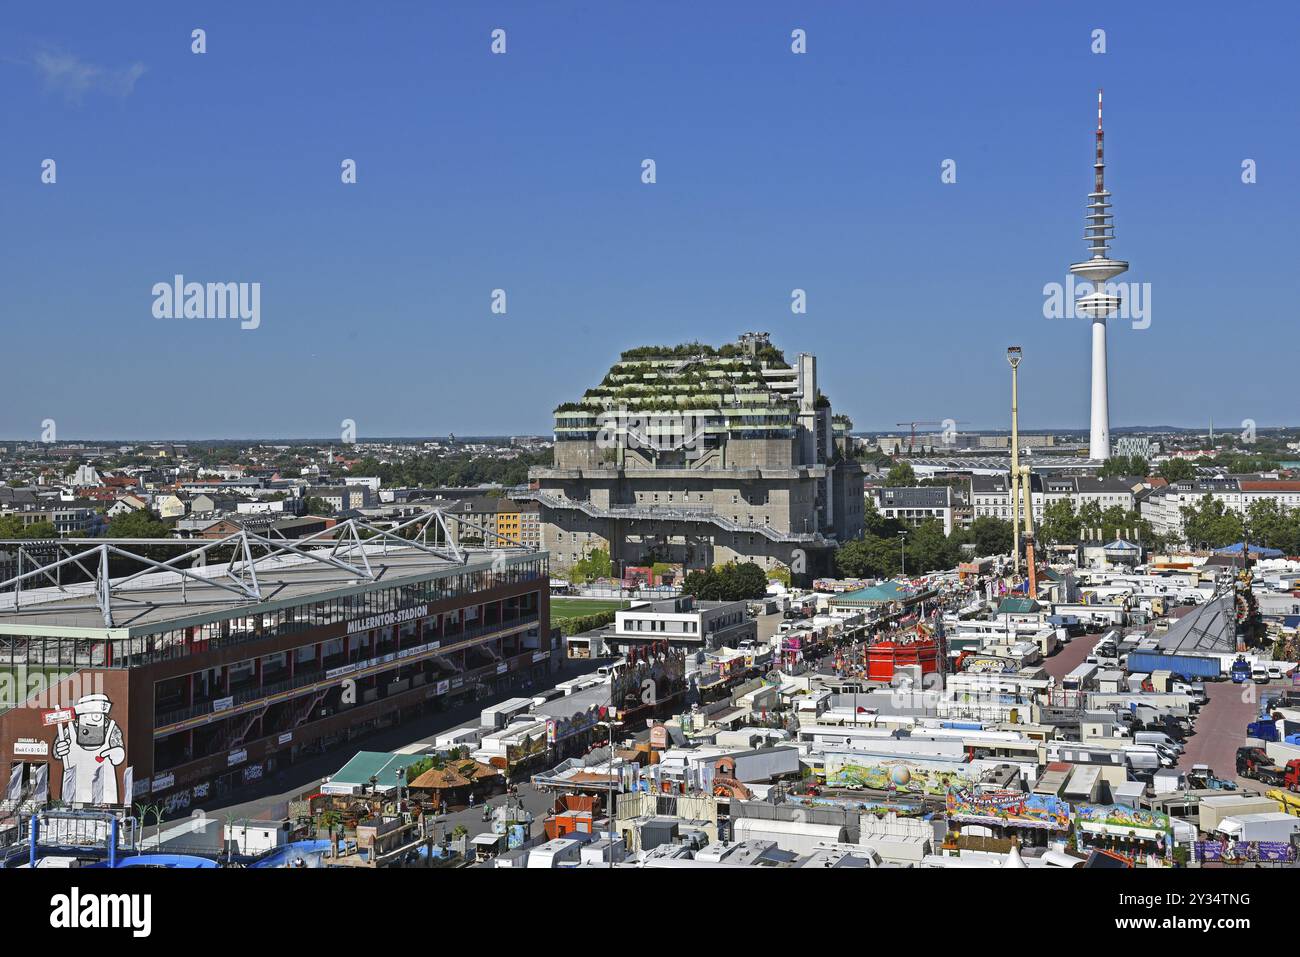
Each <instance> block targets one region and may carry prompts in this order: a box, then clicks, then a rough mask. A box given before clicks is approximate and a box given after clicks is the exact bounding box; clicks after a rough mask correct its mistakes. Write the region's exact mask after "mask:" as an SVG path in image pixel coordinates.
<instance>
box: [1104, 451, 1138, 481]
mask: <svg viewBox="0 0 1300 957" xmlns="http://www.w3.org/2000/svg"><path fill="white" fill-rule="evenodd" d="M1147 470H1148V465H1147V460H1146V459H1144V458H1143V457H1142V456H1140V455H1133V456H1129V455H1116V456H1113V457H1111V458H1108V459H1107V460H1106V461H1105V462H1103V463H1102V465H1101V468H1099V469H1098V470H1097V476H1098V477H1099V478H1129V477H1135V478H1142V477H1144V476H1146V474H1147Z"/></svg>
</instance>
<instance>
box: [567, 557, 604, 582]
mask: <svg viewBox="0 0 1300 957" xmlns="http://www.w3.org/2000/svg"><path fill="white" fill-rule="evenodd" d="M613 574H614V564H613V562H611V561H610V560H609V552H607V551H605V550H604V549H602V548H598V549H596V550H595V551H593V552H592V553H591V554H589V555H585V556H583V558H582V559H581V560H580V561H578V562H575V563H574V566H573V568H572V569H571V570H570V572H569V581H571V582H573V583H574V584H575V585H580V584H582V583H583V582H589V581H595V580H596V579H598V578H609V577H610V576H611V575H613Z"/></svg>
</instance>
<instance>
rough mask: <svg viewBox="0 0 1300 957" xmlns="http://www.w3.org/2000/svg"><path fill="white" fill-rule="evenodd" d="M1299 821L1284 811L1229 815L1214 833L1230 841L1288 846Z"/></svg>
mask: <svg viewBox="0 0 1300 957" xmlns="http://www.w3.org/2000/svg"><path fill="white" fill-rule="evenodd" d="M1298 830H1300V820H1296V819H1295V818H1294V817H1293V816H1292V815H1290V814H1287V813H1286V812H1284V811H1264V812H1261V813H1259V814H1231V815H1229V816H1228V817H1225V818H1224V819H1223V820H1221V821H1220V822H1219V826H1218V827H1217V828H1216V833H1219V834H1222V835H1223V836H1224V837H1226V838H1228V840H1230V841H1243V842H1244V841H1275V842H1277V843H1279V844H1288V843H1290V841H1291V838H1292V837H1293V836H1294V835H1295V833H1296V831H1298Z"/></svg>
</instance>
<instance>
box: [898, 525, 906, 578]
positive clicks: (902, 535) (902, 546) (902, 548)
mask: <svg viewBox="0 0 1300 957" xmlns="http://www.w3.org/2000/svg"><path fill="white" fill-rule="evenodd" d="M898 550H899V552H900V553H901V555H902V562H903V572H902V574H904V575H906V574H907V532H899V533H898Z"/></svg>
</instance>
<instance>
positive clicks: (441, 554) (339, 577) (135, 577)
mask: <svg viewBox="0 0 1300 957" xmlns="http://www.w3.org/2000/svg"><path fill="white" fill-rule="evenodd" d="M447 518H450V516H447ZM453 521H456V522H458V523H461V524H470V523H465V522H463V521H462V520H460V519H453ZM431 525H436V527H437V529H440V530H441V531H442V532H443V533H444V534H443V535H442V536H441V537H439V536H438V535H437V534H436V531H431V529H430V526H431ZM474 527H475V528H476V529H477V528H478V527H477V526H474ZM403 530H406V531H408V533H410V534H412V535H414V536H416V537H414V538H412V539H406V538H403V537H402V536H401V535H399V534H397V532H399V531H403ZM479 530H480V531H486V532H488V533H489V535H495V533H494V532H491V530H484V529H479ZM498 537H499V536H498ZM14 544H15V545H16V546H17V547H19V548H21V549H23V550H24V551H23V554H24V555H25V556H26V558H27V564H26V565H25V566H24V568H25V570H24V571H23V572H22V573H21V574H20V575H17V576H15V577H13V578H10V579H9V580H8V581H6V582H0V588H3V589H4V590H3V591H0V634H18V635H66V636H71V637H115V638H123V637H128V636H136V635H147V634H154V633H157V632H160V631H167V630H171V629H173V628H180V627H188V626H192V625H201V624H207V623H209V622H214V621H220V620H223V619H227V618H234V617H247V616H249V615H254V614H261V613H266V612H270V611H276V610H279V609H282V608H290V607H294V606H297V605H302V604H306V603H308V602H309V601H319V600H324V599H326V598H333V597H345V596H349V595H357V594H362V593H364V592H368V591H373V590H375V589H376V588H391V587H393V586H396V585H400V584H402V583H405V582H412V583H413V582H418V581H427V580H430V579H436V578H441V577H446V576H449V575H454V574H460V573H461V572H463V571H467V570H482V569H488V568H494V567H495V568H500V567H501V566H502V564H504V565H506V566H509V565H515V564H519V563H520V562H522V561H526V560H528V559H531V558H535V557H536V556H537V555H538V554H539V553H538V552H536V551H535V550H531V549H527V548H524V547H521V546H519V545H517V543H513V542H511V543H509V544H508V545H503V546H502V547H500V548H496V549H475V550H469V549H465V548H462V547H461V546H460V545H459V543H458V542H457V541H456V539H455V537H454V536H453V535H451V534H450V532H449V531H448V528H447V525H446V522H445V521H444V516H443V515H442V513H441V512H437V511H435V512H429V513H424V514H422V515H419V516H417V517H415V518H413V519H411V520H409V521H407V522H404V523H402V524H401V525H398V526H395V527H394V528H391V529H382V528H378V527H376V526H373V525H370V524H368V523H366V522H364V521H361V520H359V519H350V520H348V521H346V522H341V523H339V524H338V525H337V526H335V527H333V528H330V529H326V530H325V531H324V532H320V533H318V534H317V535H312V536H308V537H306V538H301V539H288V540H285V539H271V538H265V537H263V536H260V535H257V534H254V533H253V532H250V531H248V530H247V529H242V530H240V531H239V532H236V533H235V534H233V535H230V536H228V537H226V538H223V539H217V540H213V541H208V542H204V543H201V544H198V543H196V542H194V541H193V540H186V541H179V540H170V539H152V540H149V539H140V540H136V539H93V538H92V539H64V540H59V541H57V542H53V543H41V545H40V547H39V548H37V549H33V548H32V546H33V543H32V542H17V543H14ZM142 545H144V546H146V547H141V546H142ZM166 546H172V547H176V548H179V549H181V550H180V551H179V553H178V554H176V555H175V556H174V557H171V558H166V557H165V556H164V557H161V558H160V557H158V556H157V553H156V552H155V551H152V550H151V549H159V548H163V547H166ZM28 549H31V551H30V552H29V551H27V550H28ZM218 550H222V551H218ZM230 550H233V557H231V558H230V560H228V561H222V562H220V563H214V564H211V565H209V564H206V562H207V558H208V556H209V555H210V554H221V555H223V557H224V553H225V551H230ZM51 554H53V555H54V556H55V557H54V558H53V559H51V557H50V555H51ZM123 560H125V561H126V562H127V563H128V564H129V565H130V566H132V567H135V568H140V569H142V570H139V571H135V572H133V573H131V574H127V575H121V576H119V577H116V578H110V577H109V576H110V574H111V571H110V569H111V568H112V567H113V565H115V564H116V565H120V564H121V563H122V562H123ZM73 576H75V577H76V578H78V579H79V580H77V581H74V582H68V581H65V580H64V579H65V578H68V577H73ZM33 586H36V587H33Z"/></svg>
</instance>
